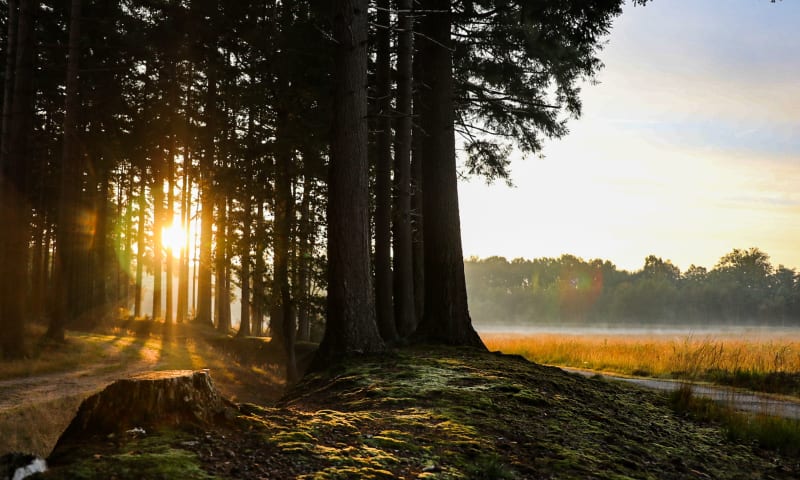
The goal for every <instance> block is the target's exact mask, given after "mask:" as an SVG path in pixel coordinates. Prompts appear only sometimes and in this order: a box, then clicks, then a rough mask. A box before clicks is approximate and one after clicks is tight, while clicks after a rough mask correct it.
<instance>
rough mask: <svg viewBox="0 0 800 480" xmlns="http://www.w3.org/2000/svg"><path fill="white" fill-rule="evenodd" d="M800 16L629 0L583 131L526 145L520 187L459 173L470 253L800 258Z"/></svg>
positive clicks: (752, 0) (746, 4) (717, 0)
mask: <svg viewBox="0 0 800 480" xmlns="http://www.w3.org/2000/svg"><path fill="white" fill-rule="evenodd" d="M798 26H800V1H796V0H784V1H782V2H778V3H774V4H773V3H770V2H769V1H768V0H703V1H697V0H655V1H654V2H652V3H650V4H648V6H646V7H632V6H630V5H628V6H626V8H625V11H624V13H623V14H622V16H621V17H619V18H618V19H617V21H616V23H615V25H614V29H613V30H612V32H611V35H610V36H609V37H608V44H607V46H606V48H605V49H604V51H603V52H602V54H601V58H602V59H603V61H604V63H605V65H606V67H605V68H604V69H603V70H602V71H601V72H600V74H599V76H598V80H599V81H600V84H599V85H587V86H586V87H585V88H584V90H583V95H582V98H583V101H584V109H583V117H582V118H581V119H579V120H577V121H575V120H573V121H571V123H570V130H571V132H570V134H569V135H568V136H567V137H566V138H564V139H562V140H559V141H553V142H549V143H547V145H546V147H545V150H544V152H543V153H544V155H545V158H544V159H539V158H537V157H534V156H531V157H529V158H527V159H525V160H522V159H520V160H515V161H514V163H513V164H512V172H513V180H514V183H515V187H514V188H508V187H507V186H505V185H504V184H502V183H499V184H496V185H493V186H486V184H485V183H484V181H483V180H481V179H473V180H471V181H469V182H462V183H461V184H460V185H459V193H460V199H461V224H462V232H463V233H462V236H463V243H464V255H465V256H471V255H477V256H480V257H487V256H490V255H502V256H505V257H508V258H509V259H511V258H515V257H525V258H537V257H544V256H548V257H557V256H560V255H561V254H562V253H572V254H575V255H578V256H581V257H583V258H586V259H590V258H603V259H608V260H611V261H612V262H614V263H615V264H616V265H617V266H618V267H620V268H625V269H629V270H637V269H639V268H641V267H642V265H643V264H644V258H645V257H646V256H647V255H649V254H655V255H658V256H660V257H663V258H665V259H671V260H672V261H673V263H675V264H676V265H677V266H679V267H680V268H681V270H685V269H686V268H687V267H688V266H689V265H690V264H692V263H694V264H695V265H703V266H705V267H708V268H711V267H713V266H714V264H715V263H716V262H717V260H719V258H720V257H721V256H722V255H724V254H726V253H728V252H730V251H731V250H732V249H733V248H748V247H759V248H761V249H762V250H763V251H765V252H767V253H768V254H769V255H770V256H771V258H772V262H773V264H775V265H778V264H784V265H786V266H788V267H800V27H798Z"/></svg>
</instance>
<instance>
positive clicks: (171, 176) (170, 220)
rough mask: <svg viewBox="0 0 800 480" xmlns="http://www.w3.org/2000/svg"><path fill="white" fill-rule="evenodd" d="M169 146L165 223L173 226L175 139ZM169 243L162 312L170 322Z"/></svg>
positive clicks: (171, 257) (172, 259) (172, 262)
mask: <svg viewBox="0 0 800 480" xmlns="http://www.w3.org/2000/svg"><path fill="white" fill-rule="evenodd" d="M169 142H170V148H169V152H168V154H167V219H166V222H165V223H166V225H167V226H168V227H170V228H174V226H175V225H174V223H175V192H174V191H173V190H174V188H173V185H172V182H173V180H174V178H175V154H174V146H175V141H174V140H173V139H170V140H169ZM169 243H170V245H169V247H168V248H167V268H166V273H167V275H166V279H165V280H166V282H167V288H166V296H167V299H166V300H167V301H166V304H167V305H166V311H165V312H164V323H168V324H169V323H172V295H173V292H172V288H173V283H174V282H173V281H172V280H173V278H172V274H173V270H174V268H175V255H174V254H175V252H174V251H173V250H172V242H169Z"/></svg>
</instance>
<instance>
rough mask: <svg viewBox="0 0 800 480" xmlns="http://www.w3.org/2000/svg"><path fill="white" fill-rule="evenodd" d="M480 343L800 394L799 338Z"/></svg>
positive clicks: (592, 366) (558, 359) (564, 360)
mask: <svg viewBox="0 0 800 480" xmlns="http://www.w3.org/2000/svg"><path fill="white" fill-rule="evenodd" d="M483 339H484V341H485V342H486V344H487V346H488V347H489V348H490V349H491V350H500V351H502V352H505V353H513V354H518V355H522V356H524V357H525V358H528V359H529V360H531V361H535V362H539V363H545V364H549V365H560V366H568V367H575V368H584V369H589V370H598V371H608V372H615V373H622V374H626V375H636V376H652V377H661V378H676V379H686V380H702V381H709V382H713V383H718V384H722V385H730V386H735V387H741V388H748V389H751V390H756V391H763V392H770V393H781V394H788V395H800V337H795V338H791V337H790V338H786V337H780V338H779V337H759V336H752V337H748V338H740V337H693V336H685V337H675V336H670V335H664V336H660V335H647V336H645V335H613V334H612V335H554V334H537V335H517V334H514V335H510V334H485V335H483Z"/></svg>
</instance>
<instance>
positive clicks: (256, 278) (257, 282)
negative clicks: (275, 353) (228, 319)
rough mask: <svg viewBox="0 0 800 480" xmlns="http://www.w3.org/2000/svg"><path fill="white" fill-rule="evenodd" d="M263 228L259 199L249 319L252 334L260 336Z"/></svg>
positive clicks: (263, 272) (260, 201)
mask: <svg viewBox="0 0 800 480" xmlns="http://www.w3.org/2000/svg"><path fill="white" fill-rule="evenodd" d="M264 230H265V228H264V202H263V201H262V200H259V201H258V206H257V208H256V235H257V239H256V249H255V254H256V265H255V267H256V268H255V271H254V272H253V317H252V318H251V319H250V321H251V323H252V327H253V335H256V336H261V335H263V334H264V329H263V328H262V326H263V325H264V312H265V308H264V300H265V298H266V292H265V287H264V275H265V271H264V270H265V265H264V263H265V262H264V237H265V236H266V232H265V231H264Z"/></svg>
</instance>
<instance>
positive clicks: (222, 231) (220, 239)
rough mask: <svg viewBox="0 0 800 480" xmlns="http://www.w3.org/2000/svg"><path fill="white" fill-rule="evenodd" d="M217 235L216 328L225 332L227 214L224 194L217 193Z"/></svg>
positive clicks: (228, 319)
mask: <svg viewBox="0 0 800 480" xmlns="http://www.w3.org/2000/svg"><path fill="white" fill-rule="evenodd" d="M217 199H218V203H217V235H216V242H215V245H216V251H215V254H216V275H217V278H216V281H215V282H214V286H215V287H214V289H215V294H216V306H217V308H216V314H217V322H216V323H217V329H218V330H219V331H221V332H225V333H227V332H228V330H230V328H231V325H230V317H229V316H228V315H227V312H228V311H229V310H230V304H231V302H230V296H229V293H228V288H227V287H228V277H227V273H228V258H227V244H228V232H227V230H228V215H227V210H228V208H227V199H226V197H225V195H223V194H221V193H220V194H218V195H217Z"/></svg>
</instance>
